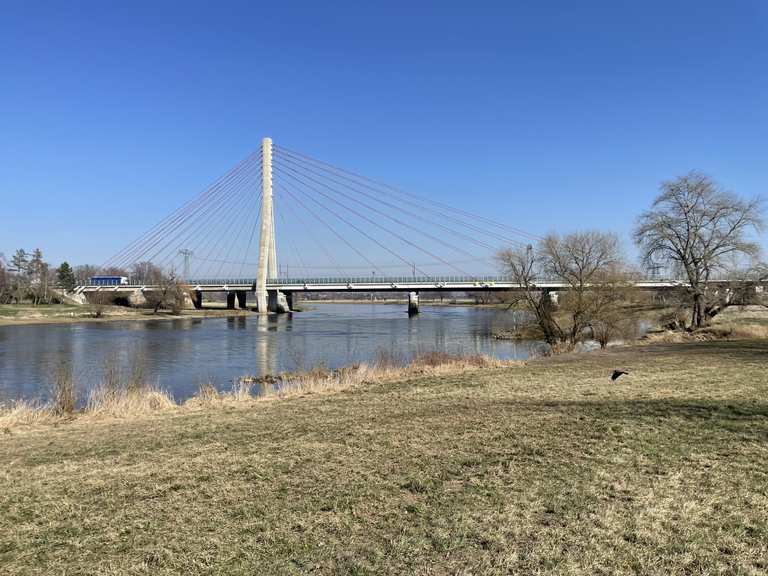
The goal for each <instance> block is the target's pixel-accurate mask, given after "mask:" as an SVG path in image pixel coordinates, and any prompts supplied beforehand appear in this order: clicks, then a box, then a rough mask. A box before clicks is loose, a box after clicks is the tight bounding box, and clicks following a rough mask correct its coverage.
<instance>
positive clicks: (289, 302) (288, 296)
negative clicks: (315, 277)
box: [284, 292, 293, 310]
mask: <svg viewBox="0 0 768 576" xmlns="http://www.w3.org/2000/svg"><path fill="white" fill-rule="evenodd" d="M284 294H285V303H286V304H287V305H288V309H289V310H293V292H285V293H284Z"/></svg>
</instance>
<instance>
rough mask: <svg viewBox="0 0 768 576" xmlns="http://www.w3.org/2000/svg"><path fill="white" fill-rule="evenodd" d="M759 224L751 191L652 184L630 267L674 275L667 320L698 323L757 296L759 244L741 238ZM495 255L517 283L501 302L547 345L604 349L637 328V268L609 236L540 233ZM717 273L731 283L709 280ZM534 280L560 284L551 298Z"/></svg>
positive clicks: (764, 270) (705, 181)
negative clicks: (529, 318) (745, 194)
mask: <svg viewBox="0 0 768 576" xmlns="http://www.w3.org/2000/svg"><path fill="white" fill-rule="evenodd" d="M763 227H764V218H763V205H762V202H761V200H760V199H759V198H753V199H750V200H744V199H742V198H740V197H738V196H737V195H735V194H733V193H731V192H728V191H726V190H724V189H723V188H721V187H720V186H719V185H718V184H717V183H716V182H714V181H713V180H712V179H711V178H709V177H707V176H706V175H703V174H700V173H697V172H691V173H689V174H686V175H685V176H682V177H679V178H677V179H675V180H671V181H668V182H663V183H662V184H661V187H660V192H659V194H658V196H657V197H656V198H655V200H654V202H653V204H652V206H651V208H650V209H649V210H646V211H645V212H643V213H642V214H641V215H640V217H639V218H638V220H637V222H636V225H635V227H634V231H633V240H634V242H635V244H636V245H637V247H638V248H639V250H640V255H641V268H640V270H645V271H646V272H647V271H648V270H660V269H663V270H666V271H667V272H668V274H669V275H671V276H673V277H675V278H679V279H680V280H681V286H680V288H678V289H676V290H674V291H673V292H672V293H671V294H670V295H669V296H670V299H671V301H672V304H673V306H674V307H675V308H676V310H675V312H674V313H673V314H672V315H671V319H670V327H673V328H678V329H685V330H695V329H699V328H703V327H705V326H707V325H708V324H709V323H710V321H711V320H712V318H714V317H715V316H716V315H717V314H718V313H719V312H720V311H721V310H723V309H724V308H725V307H726V306H729V305H731V304H735V303H741V304H745V303H765V299H764V293H761V290H762V287H761V285H760V284H761V283H763V282H765V281H768V265H766V264H765V263H760V261H759V256H760V252H761V251H760V246H759V245H758V244H757V243H756V242H754V241H753V240H750V234H751V233H753V232H759V231H761V230H762V229H763ZM497 259H498V261H499V262H500V264H501V266H502V268H503V269H504V270H505V272H506V273H507V274H508V275H509V276H511V277H512V278H513V279H514V281H516V282H518V283H519V284H520V285H521V286H522V287H523V289H522V290H521V291H519V292H515V293H513V294H511V295H509V296H508V298H509V299H510V300H511V305H513V306H518V307H520V308H523V309H525V310H528V311H529V312H530V313H531V314H532V315H533V317H534V318H535V322H536V324H537V326H538V328H539V330H540V332H541V334H542V337H543V339H544V340H546V341H547V342H548V343H549V344H552V345H556V346H566V347H567V346H572V345H574V344H575V343H576V342H578V341H579V340H580V339H582V338H586V337H591V338H594V339H596V340H598V342H600V344H601V345H603V346H605V345H606V344H607V342H608V341H609V340H610V339H613V338H615V337H617V336H619V335H621V334H626V333H627V332H628V331H632V330H633V329H634V327H636V325H637V321H636V319H635V318H633V317H632V315H631V305H632V303H633V301H636V300H637V299H638V294H637V292H636V290H634V289H633V288H632V286H633V283H632V281H633V280H637V279H639V278H641V277H643V276H645V275H647V274H642V273H641V272H640V271H639V270H637V269H634V268H633V267H632V266H631V265H630V264H628V263H627V262H626V260H625V259H624V258H623V256H622V251H621V246H620V243H619V241H618V238H617V237H616V236H615V235H613V234H607V233H604V232H597V231H588V232H574V233H571V234H567V235H564V236H561V235H558V234H550V235H548V236H547V237H545V238H544V239H542V240H541V241H540V242H539V243H538V244H537V245H535V246H534V245H530V246H527V247H524V248H510V249H506V250H502V251H500V252H499V253H498V254H497ZM718 275H721V276H727V277H728V278H730V279H731V280H735V282H731V283H730V284H728V285H725V284H718V283H714V282H712V281H713V280H715V279H716V278H717V277H718ZM542 278H547V279H551V280H557V281H560V282H563V283H565V284H566V285H567V286H568V290H566V291H563V292H561V293H558V294H557V295H555V293H553V292H551V291H549V290H545V289H541V288H540V287H539V284H540V283H541V279H542Z"/></svg>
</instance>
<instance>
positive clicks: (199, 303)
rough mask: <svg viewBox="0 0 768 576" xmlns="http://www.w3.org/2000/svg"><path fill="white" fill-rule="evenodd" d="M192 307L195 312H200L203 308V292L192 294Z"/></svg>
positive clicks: (197, 291)
mask: <svg viewBox="0 0 768 576" xmlns="http://www.w3.org/2000/svg"><path fill="white" fill-rule="evenodd" d="M192 305H193V306H194V307H195V310H200V309H201V308H202V307H203V291H202V290H195V291H193V292H192Z"/></svg>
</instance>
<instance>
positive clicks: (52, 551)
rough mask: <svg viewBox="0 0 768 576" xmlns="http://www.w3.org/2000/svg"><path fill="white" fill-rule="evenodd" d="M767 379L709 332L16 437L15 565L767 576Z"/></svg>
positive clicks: (3, 441)
mask: <svg viewBox="0 0 768 576" xmlns="http://www.w3.org/2000/svg"><path fill="white" fill-rule="evenodd" d="M614 367H622V368H626V369H629V370H630V371H631V375H630V377H628V378H623V379H621V380H619V382H618V383H617V384H610V383H609V381H608V378H607V376H608V374H609V373H610V371H611V370H612V369H613V368H614ZM766 392H768V342H766V341H742V342H719V343H715V342H713V343H700V344H685V345H666V346H661V345H657V346H648V347H643V348H635V349H625V350H617V351H610V352H604V353H594V354H588V355H581V356H567V357H561V358H556V359H553V360H548V361H541V362H532V363H530V364H528V365H527V366H525V367H519V368H512V369H503V370H490V371H485V372H475V373H473V374H471V375H467V374H465V375H457V376H455V377H444V378H441V379H430V378H425V379H420V380H413V381H410V382H402V383H397V384H386V385H376V386H370V387H365V388H364V389H358V390H353V391H346V392H340V393H337V394H332V395H314V396H307V397H303V398H295V399H289V400H277V401H270V402H262V403H258V404H251V405H246V406H243V407H235V408H227V409H224V408H221V409H210V410H204V411H198V412H191V413H181V414H177V415H174V416H163V417H156V418H149V419H143V420H137V421H130V422H114V421H112V422H103V423H88V422H75V423H71V424H65V425H62V426H59V427H56V428H52V429H46V430H40V431H16V430H14V431H12V433H10V434H5V435H2V436H0V573H5V574H34V573H57V574H59V573H61V574H63V573H66V574H93V573H100V574H171V573H173V574H197V573H206V574H213V573H226V574H256V573H285V574H291V573H306V572H314V573H350V574H368V573H370V574H386V573H418V574H456V573H472V574H505V573H508V572H509V571H519V572H521V573H536V572H539V573H558V574H561V573H574V574H615V573H633V572H634V573H644V574H647V573H656V574H670V573H686V574H690V573H694V574H698V573H713V572H717V571H725V572H728V573H743V574H750V573H754V574H757V573H765V572H766V571H768V467H767V466H766V462H767V461H768V418H767V416H768V396H767V395H766Z"/></svg>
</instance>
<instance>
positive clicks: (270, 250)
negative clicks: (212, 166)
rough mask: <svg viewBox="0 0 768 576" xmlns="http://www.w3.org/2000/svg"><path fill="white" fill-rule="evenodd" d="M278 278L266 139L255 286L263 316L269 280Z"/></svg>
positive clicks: (267, 141) (269, 142) (269, 149)
mask: <svg viewBox="0 0 768 576" xmlns="http://www.w3.org/2000/svg"><path fill="white" fill-rule="evenodd" d="M276 277H277V251H276V248H275V224H274V213H273V211H272V139H270V138H264V139H263V140H262V141H261V233H260V235H259V264H258V268H257V270H256V286H255V290H256V306H257V309H258V311H259V312H260V313H262V314H264V313H266V312H268V311H269V310H270V309H271V306H270V305H269V296H268V294H267V279H269V278H276Z"/></svg>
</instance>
